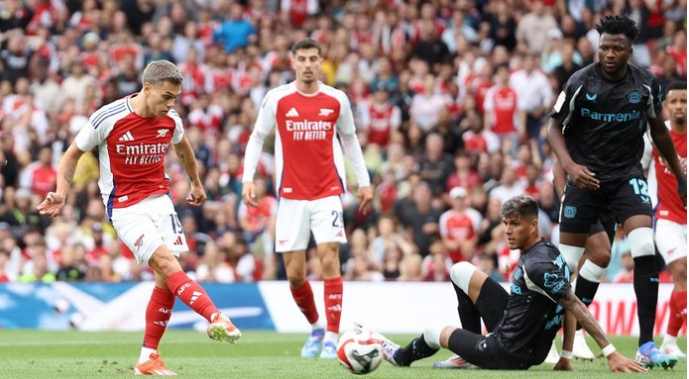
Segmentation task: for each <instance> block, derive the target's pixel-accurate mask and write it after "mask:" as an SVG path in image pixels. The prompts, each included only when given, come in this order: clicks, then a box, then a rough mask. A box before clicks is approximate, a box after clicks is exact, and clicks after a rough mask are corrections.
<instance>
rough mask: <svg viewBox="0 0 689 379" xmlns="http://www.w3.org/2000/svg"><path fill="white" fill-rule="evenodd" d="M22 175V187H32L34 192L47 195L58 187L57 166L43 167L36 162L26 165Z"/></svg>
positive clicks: (43, 195)
mask: <svg viewBox="0 0 689 379" xmlns="http://www.w3.org/2000/svg"><path fill="white" fill-rule="evenodd" d="M25 170H26V173H25V174H24V175H23V176H22V187H26V188H30V189H31V192H32V193H33V194H36V195H39V196H41V197H45V196H46V195H48V192H50V191H55V188H56V187H57V170H56V169H55V167H52V166H51V167H43V165H42V164H41V163H40V162H35V163H32V164H30V165H29V166H27V167H26V169H25Z"/></svg>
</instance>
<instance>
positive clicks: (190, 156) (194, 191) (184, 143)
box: [174, 137, 206, 207]
mask: <svg viewBox="0 0 689 379" xmlns="http://www.w3.org/2000/svg"><path fill="white" fill-rule="evenodd" d="M174 146H175V153H177V157H178V158H179V161H180V163H182V167H184V171H186V173H187V175H188V176H189V181H190V182H191V192H190V193H189V196H188V197H187V202H188V203H189V204H190V205H194V206H197V207H198V206H200V205H201V204H203V202H204V201H206V191H204V189H203V184H201V179H200V178H199V172H198V170H197V168H196V156H194V149H192V147H191V144H190V143H189V140H188V139H187V137H182V140H181V141H180V142H179V143H178V144H175V145H174Z"/></svg>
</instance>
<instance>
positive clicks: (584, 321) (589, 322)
mask: <svg viewBox="0 0 689 379" xmlns="http://www.w3.org/2000/svg"><path fill="white" fill-rule="evenodd" d="M558 303H559V304H560V305H562V306H563V307H564V308H565V309H566V310H567V311H568V312H570V313H571V314H572V315H573V316H574V318H576V319H577V321H579V324H581V326H582V327H583V328H584V329H586V331H587V332H588V333H589V335H590V336H591V337H592V338H593V339H594V340H595V341H596V343H597V344H598V346H600V348H601V349H602V350H603V354H604V355H605V356H606V358H607V359H608V365H609V366H610V370H612V371H613V372H630V371H637V372H643V371H646V370H645V369H644V368H643V367H642V366H641V364H640V363H638V362H635V361H633V360H631V359H628V358H626V357H624V356H622V355H621V354H620V353H618V352H617V351H615V347H614V346H613V345H612V344H611V343H610V341H608V337H607V336H606V335H605V332H603V329H602V328H601V327H600V325H599V324H598V321H596V319H595V318H593V315H592V314H591V312H589V310H588V308H586V306H585V305H584V303H582V302H581V300H579V298H578V297H576V295H574V292H573V291H569V293H568V294H567V296H565V297H564V298H562V299H560V301H559V302H558Z"/></svg>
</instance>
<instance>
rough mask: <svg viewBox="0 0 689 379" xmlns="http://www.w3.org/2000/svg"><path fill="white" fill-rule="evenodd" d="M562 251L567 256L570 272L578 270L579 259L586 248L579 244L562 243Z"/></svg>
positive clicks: (566, 260)
mask: <svg viewBox="0 0 689 379" xmlns="http://www.w3.org/2000/svg"><path fill="white" fill-rule="evenodd" d="M560 253H562V256H563V257H565V262H567V266H568V267H569V272H577V269H578V268H579V259H581V256H582V255H584V248H583V247H579V246H572V245H565V244H560Z"/></svg>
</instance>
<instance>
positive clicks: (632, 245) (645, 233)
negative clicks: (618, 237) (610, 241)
mask: <svg viewBox="0 0 689 379" xmlns="http://www.w3.org/2000/svg"><path fill="white" fill-rule="evenodd" d="M627 241H629V250H630V251H631V253H632V258H638V257H645V256H648V255H655V253H656V251H655V245H654V244H653V229H651V228H646V227H642V228H636V229H634V230H632V231H631V232H629V234H628V236H627Z"/></svg>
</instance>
